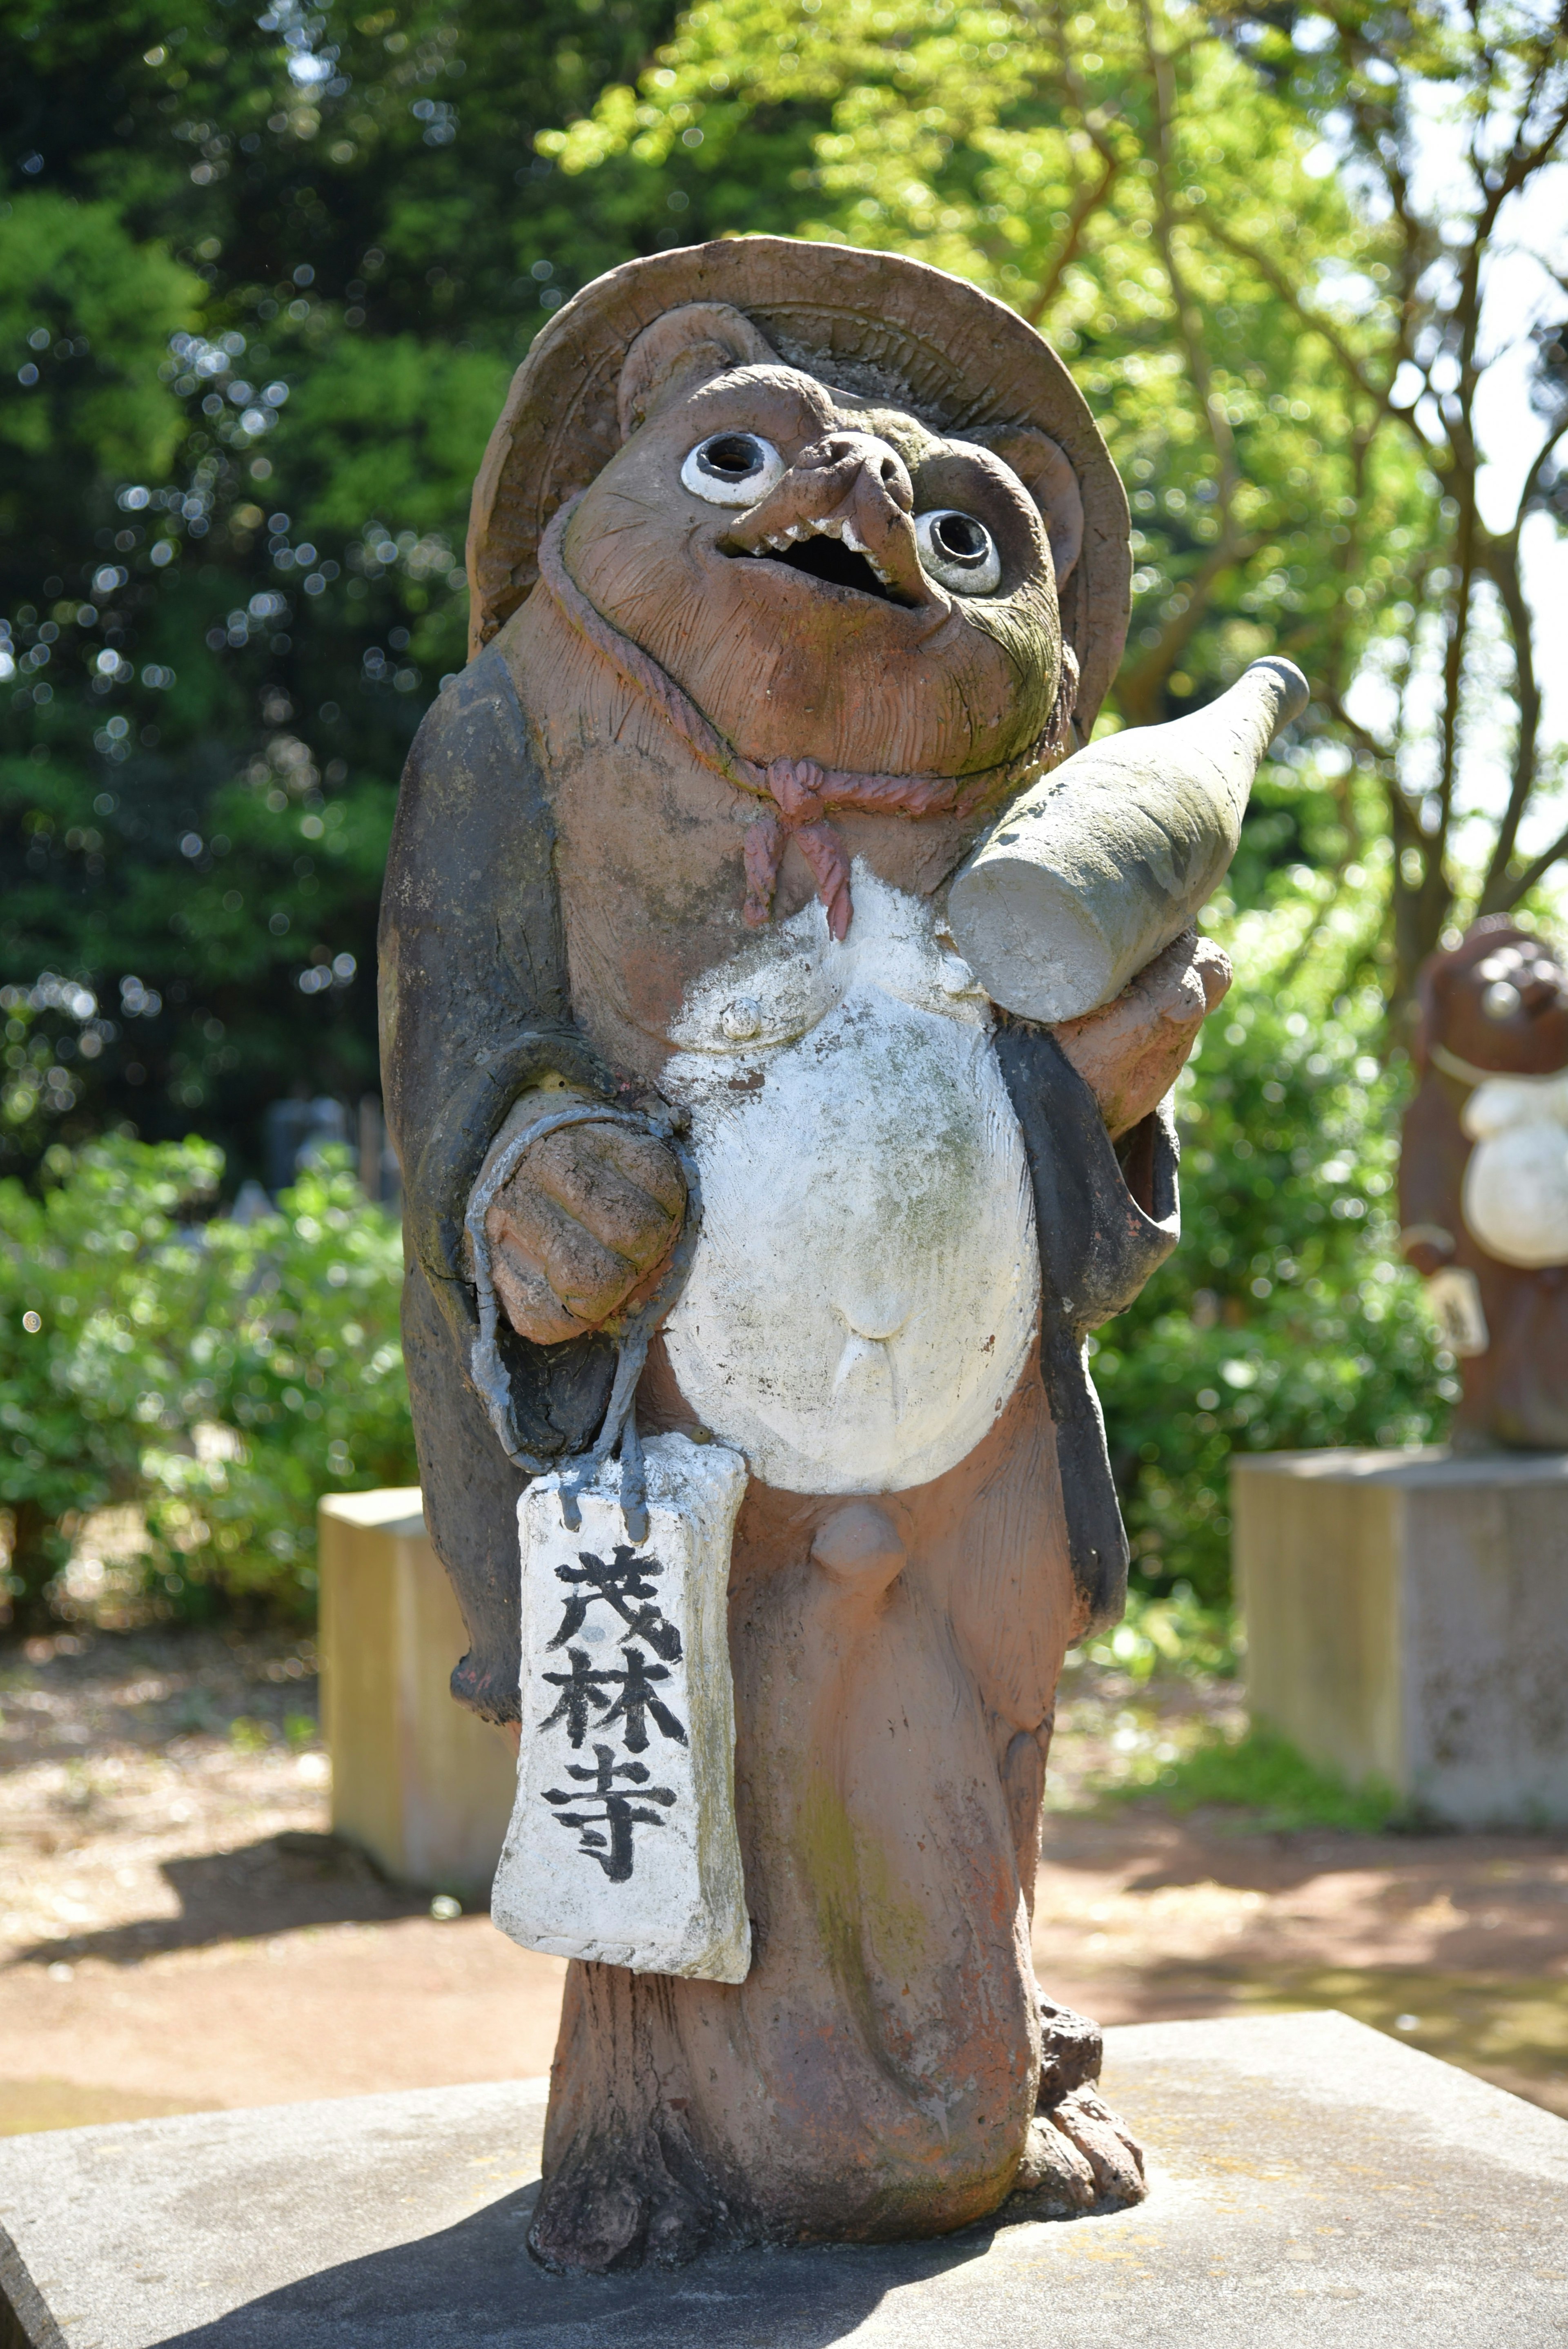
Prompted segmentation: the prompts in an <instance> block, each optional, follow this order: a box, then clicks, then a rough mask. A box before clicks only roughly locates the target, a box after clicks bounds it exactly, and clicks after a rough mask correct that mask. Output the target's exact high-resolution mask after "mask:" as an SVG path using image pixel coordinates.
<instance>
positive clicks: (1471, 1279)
mask: <svg viewBox="0 0 1568 2349" xmlns="http://www.w3.org/2000/svg"><path fill="white" fill-rule="evenodd" d="M1427 1302H1428V1304H1429V1306H1430V1307H1431V1309H1432V1315H1433V1319H1435V1320H1436V1322H1437V1325H1438V1335H1439V1338H1440V1339H1441V1340H1442V1342H1443V1344H1444V1345H1445V1346H1446V1347H1447V1348H1448V1350H1449V1353H1450V1354H1457V1355H1458V1356H1459V1357H1460V1361H1465V1360H1466V1359H1468V1358H1470V1357H1471V1356H1473V1355H1476V1354H1484V1353H1485V1351H1486V1350H1487V1348H1488V1346H1489V1345H1490V1344H1491V1337H1490V1335H1489V1334H1488V1330H1487V1326H1486V1313H1485V1310H1484V1309H1483V1308H1482V1305H1481V1301H1480V1281H1479V1280H1478V1279H1477V1278H1476V1277H1475V1275H1474V1273H1473V1272H1470V1271H1468V1270H1467V1269H1466V1268H1465V1267H1464V1266H1463V1265H1462V1264H1445V1265H1444V1266H1443V1267H1442V1268H1441V1269H1440V1270H1439V1271H1438V1272H1434V1273H1433V1274H1432V1276H1431V1278H1430V1279H1429V1281H1428V1283H1427Z"/></svg>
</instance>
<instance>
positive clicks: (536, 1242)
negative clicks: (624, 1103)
mask: <svg viewBox="0 0 1568 2349" xmlns="http://www.w3.org/2000/svg"><path fill="white" fill-rule="evenodd" d="M685 1213H686V1180H685V1177H684V1176H683V1174H682V1173H681V1170H680V1163H679V1161H678V1160H677V1159H676V1156H675V1154H674V1152H673V1151H670V1150H667V1149H666V1148H665V1145H664V1143H662V1142H658V1141H655V1138H654V1137H653V1135H651V1134H644V1133H634V1132H632V1131H631V1130H630V1129H629V1128H627V1127H626V1126H624V1125H615V1124H612V1123H609V1122H608V1121H606V1123H603V1124H602V1125H601V1124H599V1123H585V1124H583V1125H573V1126H566V1127H563V1128H561V1129H558V1130H557V1131H556V1132H555V1133H547V1134H544V1135H542V1136H541V1138H540V1139H539V1140H538V1141H537V1142H534V1143H530V1144H529V1146H528V1148H527V1149H526V1150H525V1151H524V1152H523V1154H522V1155H521V1158H520V1159H519V1161H518V1164H517V1165H516V1167H515V1168H514V1170H513V1172H512V1174H511V1176H510V1178H509V1180H508V1181H507V1182H506V1183H505V1184H504V1185H502V1187H501V1189H500V1192H499V1193H498V1194H497V1195H496V1197H495V1199H494V1200H493V1202H492V1203H491V1206H490V1210H489V1212H488V1214H487V1215H486V1216H485V1237H486V1238H487V1239H488V1240H489V1242H490V1261H491V1270H492V1275H493V1278H494V1281H495V1289H496V1295H497V1297H498V1298H499V1299H500V1305H501V1309H502V1311H503V1312H504V1313H505V1315H506V1317H507V1319H508V1320H509V1321H510V1322H511V1326H512V1328H513V1329H514V1330H517V1331H518V1333H519V1334H520V1336H521V1337H524V1338H531V1339H532V1340H533V1341H534V1343H535V1344H536V1345H541V1346H553V1345H558V1344H560V1342H561V1341H562V1340H563V1339H566V1338H577V1337H581V1336H582V1335H583V1332H584V1331H585V1330H597V1329H601V1328H603V1325H604V1323H605V1322H606V1321H608V1320H610V1319H612V1317H613V1316H614V1315H615V1314H617V1313H621V1312H624V1311H626V1310H628V1309H631V1308H634V1306H636V1305H637V1304H639V1303H641V1302H642V1300H643V1299H644V1297H645V1296H646V1295H647V1294H649V1293H650V1292H651V1291H652V1289H653V1288H655V1287H656V1286H657V1282H658V1279H659V1278H660V1276H661V1275H662V1273H663V1271H664V1268H665V1264H666V1263H667V1262H668V1259H669V1256H670V1252H671V1250H672V1249H673V1247H675V1244H676V1239H677V1237H679V1234H680V1228H681V1222H682V1218H683V1216H685Z"/></svg>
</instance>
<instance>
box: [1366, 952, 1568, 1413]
mask: <svg viewBox="0 0 1568 2349" xmlns="http://www.w3.org/2000/svg"><path fill="white" fill-rule="evenodd" d="M1413 1057H1414V1060H1415V1063H1416V1068H1417V1071H1418V1080H1419V1081H1418V1086H1417V1090H1416V1093H1415V1096H1414V1098H1413V1099H1412V1101H1411V1102H1410V1106H1409V1108H1408V1110H1407V1112H1405V1127H1404V1133H1403V1137H1402V1143H1401V1149H1400V1155H1399V1215H1400V1221H1401V1223H1402V1224H1403V1226H1404V1231H1403V1236H1402V1237H1403V1246H1404V1250H1405V1254H1406V1256H1407V1257H1408V1259H1409V1261H1410V1262H1411V1263H1412V1264H1413V1265H1414V1266H1415V1267H1416V1269H1417V1270H1418V1272H1420V1273H1423V1274H1424V1275H1425V1276H1426V1278H1427V1279H1428V1281H1429V1284H1430V1287H1431V1290H1432V1298H1433V1302H1434V1304H1435V1305H1436V1306H1437V1308H1438V1312H1439V1320H1440V1322H1441V1324H1442V1326H1443V1330H1444V1334H1445V1335H1446V1337H1447V1338H1448V1340H1449V1343H1450V1344H1451V1345H1452V1347H1453V1350H1454V1351H1455V1353H1456V1354H1458V1356H1459V1358H1460V1373H1461V1377H1462V1381H1463V1393H1462V1396H1461V1398H1460V1404H1459V1408H1458V1409H1457V1411H1456V1412H1455V1413H1454V1432H1453V1442H1454V1448H1455V1449H1456V1450H1457V1451H1463V1452H1485V1451H1491V1450H1518V1451H1535V1452H1568V972H1565V971H1564V969H1563V963H1562V960H1561V958H1560V957H1558V956H1557V955H1556V954H1554V953H1553V949H1552V947H1550V946H1549V945H1548V943H1547V942H1546V940H1545V939H1544V938H1540V937H1537V936H1535V935H1534V934H1533V932H1532V931H1530V930H1523V929H1520V928H1518V927H1517V926H1515V925H1514V924H1513V923H1512V922H1511V921H1510V920H1509V919H1508V917H1507V916H1506V915H1501V914H1492V915H1488V916H1485V917H1484V918H1483V919H1482V920H1480V921H1479V922H1477V923H1475V924H1474V926H1472V927H1471V929H1470V931H1469V933H1468V934H1467V936H1465V938H1464V940H1463V942H1462V944H1461V945H1460V946H1458V947H1454V948H1452V949H1451V950H1450V951H1446V952H1444V953H1441V954H1435V955H1433V956H1432V957H1431V958H1430V959H1429V961H1428V962H1427V963H1426V965H1425V966H1424V967H1423V968H1422V971H1421V977H1420V1019H1419V1022H1418V1028H1417V1031H1416V1037H1415V1044H1414V1052H1413Z"/></svg>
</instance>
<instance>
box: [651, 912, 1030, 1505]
mask: <svg viewBox="0 0 1568 2349" xmlns="http://www.w3.org/2000/svg"><path fill="white" fill-rule="evenodd" d="M852 885H853V895H854V905H855V916H854V921H853V923H852V924H851V932H850V936H849V938H848V939H847V940H846V941H845V942H844V944H843V945H842V946H835V945H834V943H833V942H832V941H831V940H830V939H829V938H828V936H827V932H826V925H825V921H824V919H823V917H822V914H821V908H820V906H812V907H810V908H808V909H806V911H805V912H804V913H802V914H800V915H798V916H796V917H795V919H794V921H793V922H791V923H789V924H786V925H784V926H781V928H780V929H779V931H777V932H775V933H773V934H771V935H770V936H769V939H768V940H767V941H766V942H759V944H758V947H756V948H752V949H748V952H747V954H746V955H744V956H743V957H738V960H737V963H736V965H734V966H732V967H731V968H728V969H727V970H726V971H725V972H723V973H714V974H710V975H709V977H708V978H707V979H706V980H704V981H703V982H702V984H701V987H700V988H699V989H697V990H695V991H694V1001H693V1003H692V1004H691V1005H690V1006H689V1007H688V1008H687V1010H686V1012H685V1013H684V1014H683V1023H682V1026H681V1028H679V1029H677V1030H676V1035H677V1038H680V1039H689V1042H688V1043H687V1045H686V1049H685V1050H680V1051H677V1053H676V1058H675V1060H674V1061H672V1062H671V1063H670V1064H669V1065H668V1066H667V1067H666V1069H665V1073H664V1077H663V1079H662V1083H663V1085H664V1087H665V1091H666V1092H669V1093H670V1094H671V1095H672V1097H673V1098H675V1099H676V1100H682V1101H685V1102H686V1104H687V1105H688V1106H689V1108H690V1110H691V1112H692V1141H693V1150H694V1154H695V1156H696V1162H697V1166H698V1170H699V1173H700V1175H701V1180H702V1190H703V1215H702V1226H701V1236H700V1238H699V1240H698V1243H697V1247H696V1256H695V1258H694V1261H693V1265H692V1269H691V1274H690V1278H689V1279H688V1281H687V1283H686V1288H685V1290H684V1292H683V1294H682V1296H681V1298H680V1300H679V1302H678V1304H677V1306H676V1309H675V1311H674V1313H673V1314H672V1315H671V1317H670V1319H669V1322H668V1323H667V1325H666V1332H665V1334H666V1339H667V1342H668V1346H669V1350H670V1357H671V1361H672V1364H673V1367H674V1369H675V1372H676V1377H677V1379H678V1381H679V1382H680V1386H681V1390H682V1392H683V1393H684V1394H685V1395H686V1399H687V1401H688V1402H690V1403H691V1404H692V1406H693V1408H694V1409H695V1410H696V1411H697V1412H698V1413H700V1414H701V1416H702V1418H703V1419H704V1421H705V1422H706V1423H707V1425H708V1426H709V1427H710V1428H711V1429H712V1430H713V1432H714V1433H715V1434H717V1435H719V1436H721V1437H722V1438H723V1439H724V1441H725V1442H727V1443H728V1444H734V1445H735V1446H736V1447H737V1448H738V1450H740V1451H741V1452H743V1453H744V1454H746V1456H747V1459H748V1463H749V1464H750V1467H751V1470H752V1473H753V1475H757V1476H759V1477H761V1478H762V1479H763V1480H764V1482H766V1483H768V1484H769V1485H776V1486H779V1487H781V1488H782V1489H784V1490H785V1491H789V1492H799V1493H885V1492H896V1491H899V1490H902V1489H903V1488H904V1487H906V1486H908V1485H920V1484H923V1483H925V1482H926V1481H927V1480H928V1479H929V1478H931V1477H933V1476H937V1475H942V1474H943V1472H944V1470H946V1469H948V1468H951V1467H954V1466H955V1465H956V1464H957V1463H958V1462H959V1461H960V1460H962V1459H964V1458H965V1455H966V1454H968V1453H969V1452H971V1451H973V1449H974V1448H975V1444H978V1443H979V1442H980V1441H981V1440H982V1438H983V1437H984V1436H985V1433H986V1432H987V1431H988V1429H989V1428H990V1427H991V1425H992V1423H993V1422H994V1421H995V1417H996V1415H997V1413H999V1412H1000V1411H1001V1410H1002V1409H1003V1407H1004V1405H1005V1404H1006V1402H1007V1400H1008V1398H1009V1396H1010V1395H1011V1394H1012V1392H1013V1390H1014V1388H1015V1387H1016V1384H1017V1381H1018V1377H1019V1374H1020V1372H1021V1371H1022V1369H1023V1365H1024V1361H1025V1359H1026V1355H1027V1353H1028V1350H1029V1345H1030V1341H1031V1339H1032V1337H1033V1334H1034V1330H1035V1325H1036V1320H1037V1310H1038V1290H1039V1277H1038V1265H1037V1255H1036V1248H1035V1231H1034V1208H1033V1201H1032V1195H1031V1192H1030V1186H1029V1180H1028V1169H1027V1165H1026V1160H1025V1155H1024V1148H1023V1142H1022V1138H1021V1136H1020V1134H1019V1132H1018V1126H1017V1121H1016V1118H1015V1116H1014V1114H1013V1109H1012V1104H1011V1102H1009V1100H1008V1098H1007V1093H1006V1087H1005V1086H1004V1084H1003V1082H1002V1078H1001V1072H1000V1071H999V1069H998V1067H997V1065H996V1061H995V1053H994V1052H993V1050H992V1048H991V1041H990V1018H989V1012H988V1008H987V1007H986V1006H985V1002H984V999H983V997H982V996H981V994H980V992H979V990H978V989H977V988H975V987H974V985H973V982H972V981H971V979H970V978H969V974H968V973H967V971H966V970H965V967H964V966H963V965H962V964H960V963H959V962H958V961H957V960H956V958H955V957H953V956H951V955H944V954H943V953H942V951H941V950H940V948H939V947H938V946H937V943H936V941H935V939H934V937H933V936H932V935H931V929H930V916H929V912H928V910H927V909H926V908H925V907H924V906H923V905H921V904H920V903H919V901H917V900H915V899H913V898H909V897H905V896H903V895H901V894H900V893H899V892H896V891H894V890H892V889H889V888H887V887H886V886H885V885H883V884H881V883H879V882H877V881H876V880H875V879H874V876H872V875H871V874H869V873H867V872H866V871H865V870H864V868H863V867H861V866H860V865H857V867H856V870H855V874H854V877H853V884H852ZM737 1003H739V1005H740V1006H741V1012H740V1015H739V1017H738V1018H737V1014H736V1009H735V1007H736V1005H737ZM754 1013H755V1014H756V1016H757V1021H758V1032H757V1034H756V1035H755V1036H753V1037H750V1038H748V1037H745V1036H744V1035H743V1036H741V1037H739V1038H737V1037H735V1035H734V1033H733V1030H735V1028H736V1027H737V1026H739V1027H740V1028H742V1029H744V1028H745V1027H746V1026H747V1025H748V1021H749V1019H750V1018H751V1015H752V1014H754ZM726 1019H727V1021H728V1025H729V1028H730V1030H731V1033H730V1035H729V1036H728V1037H725V1036H724V1034H723V1024H724V1022H725V1021H726ZM790 1031H793V1032H790ZM721 1040H722V1045H723V1049H709V1050H704V1049H702V1047H703V1046H704V1045H705V1044H707V1045H709V1046H716V1045H717V1044H719V1043H720V1041H721Z"/></svg>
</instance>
